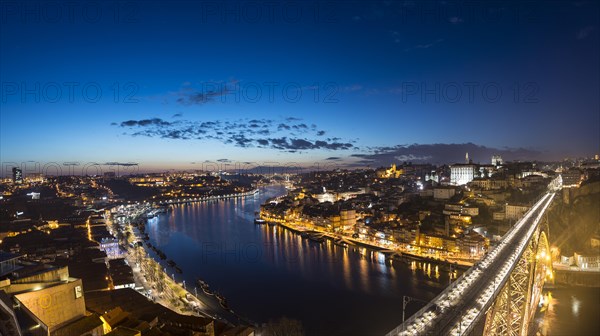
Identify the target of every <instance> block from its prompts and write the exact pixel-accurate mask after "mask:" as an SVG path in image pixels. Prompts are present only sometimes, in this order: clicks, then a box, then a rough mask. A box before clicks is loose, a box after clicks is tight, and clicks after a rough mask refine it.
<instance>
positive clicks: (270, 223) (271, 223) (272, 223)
mask: <svg viewBox="0 0 600 336" xmlns="http://www.w3.org/2000/svg"><path fill="white" fill-rule="evenodd" d="M267 224H269V226H275V225H277V223H275V222H267Z"/></svg>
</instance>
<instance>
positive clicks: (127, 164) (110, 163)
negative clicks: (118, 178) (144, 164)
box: [104, 162, 138, 167]
mask: <svg viewBox="0 0 600 336" xmlns="http://www.w3.org/2000/svg"><path fill="white" fill-rule="evenodd" d="M104 165H105V166H123V167H132V166H137V165H138V164H137V163H135V162H106V163H104Z"/></svg>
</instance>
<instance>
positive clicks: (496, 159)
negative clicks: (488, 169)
mask: <svg viewBox="0 0 600 336" xmlns="http://www.w3.org/2000/svg"><path fill="white" fill-rule="evenodd" d="M503 163H504V161H503V160H502V156H500V155H492V166H501V165H502V164H503Z"/></svg>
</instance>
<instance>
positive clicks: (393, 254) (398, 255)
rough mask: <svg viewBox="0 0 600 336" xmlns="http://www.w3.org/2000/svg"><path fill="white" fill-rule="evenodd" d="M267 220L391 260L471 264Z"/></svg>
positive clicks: (297, 232) (457, 264) (465, 265)
mask: <svg viewBox="0 0 600 336" xmlns="http://www.w3.org/2000/svg"><path fill="white" fill-rule="evenodd" d="M267 221H270V222H275V223H277V224H278V225H280V226H282V227H284V228H286V229H288V230H290V231H292V232H294V233H296V234H302V233H318V234H320V235H322V237H323V238H325V239H328V240H331V241H334V242H335V241H336V240H339V239H343V240H346V241H348V242H351V243H352V244H354V245H357V246H361V247H364V248H368V249H370V250H372V251H376V252H381V253H384V254H385V255H386V258H390V259H393V260H398V261H407V260H411V261H412V260H414V261H424V262H429V263H433V264H439V265H448V266H453V267H457V268H460V269H468V268H470V267H471V266H473V264H474V263H473V262H466V261H462V260H458V259H457V260H449V259H439V258H434V257H428V256H422V255H418V254H413V253H410V252H406V251H401V250H393V249H390V248H387V247H383V246H379V245H376V244H373V243H371V242H365V241H362V240H358V239H355V238H352V237H348V236H343V235H334V234H332V233H329V232H322V231H317V230H308V229H304V228H298V227H294V226H292V225H290V224H288V223H286V222H285V221H283V220H276V221H275V220H273V219H269V220H267Z"/></svg>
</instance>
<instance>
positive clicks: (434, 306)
mask: <svg viewBox="0 0 600 336" xmlns="http://www.w3.org/2000/svg"><path fill="white" fill-rule="evenodd" d="M549 195H551V198H552V197H553V193H550V192H549V193H544V194H541V195H540V196H539V197H538V198H537V200H536V202H535V203H534V205H533V206H532V207H531V208H530V209H529V210H528V211H527V212H525V214H524V215H523V216H522V217H521V219H520V220H519V221H517V223H516V224H515V225H513V227H511V228H510V229H509V231H508V232H507V233H506V234H505V235H504V237H503V239H502V242H501V243H500V244H499V245H497V246H496V247H495V248H494V249H492V250H491V251H490V252H488V253H487V254H486V256H485V257H484V258H483V259H482V260H480V261H479V262H478V263H477V264H476V265H480V263H487V264H488V265H486V266H485V268H484V269H487V267H488V266H489V263H491V261H493V260H494V258H496V256H497V255H499V254H500V253H501V252H502V251H503V250H504V249H505V248H507V247H508V245H509V242H508V241H507V240H512V239H513V238H514V234H515V232H516V231H519V230H520V229H521V227H522V225H524V223H525V222H527V221H528V220H529V217H531V215H532V214H533V213H534V212H535V211H537V210H538V208H539V207H540V206H541V204H542V203H543V202H542V200H543V199H544V198H545V197H547V196H549ZM549 203H550V202H549ZM549 203H548V204H549ZM542 214H543V212H542V213H541V214H540V215H538V218H536V219H535V222H536V223H537V222H539V218H540V216H541V215H542ZM535 229H536V227H535V226H533V227H532V228H530V230H529V231H531V232H529V231H528V234H527V235H525V236H524V237H523V239H525V238H526V239H525V240H526V241H528V240H529V239H530V236H531V234H532V233H533V231H532V230H535ZM506 238H508V239H506ZM523 239H521V240H519V242H521V244H520V246H519V249H518V250H519V251H515V252H518V256H520V255H522V253H523V251H524V248H525V246H526V244H524V243H523ZM510 243H514V242H512V241H511V242H510ZM515 252H513V253H512V254H511V255H515V254H514V253H515ZM515 266H516V263H513V264H511V267H510V269H509V271H508V272H506V273H505V274H510V272H512V271H513V270H514V267H515ZM474 269H475V268H474V267H471V268H469V269H468V270H467V271H466V272H465V273H463V274H462V275H461V276H460V277H459V278H458V279H456V280H455V281H454V282H453V283H452V284H450V286H448V287H447V288H446V289H445V290H444V291H442V292H441V293H440V294H439V295H437V296H436V297H435V298H434V299H433V300H432V301H430V302H429V303H428V304H427V305H425V306H424V307H423V308H421V309H420V310H418V311H417V312H416V313H415V314H413V315H412V316H411V317H409V318H408V319H407V320H406V321H404V322H403V323H402V324H400V325H399V326H398V327H396V328H394V329H393V330H392V331H390V332H389V333H388V334H387V336H394V335H399V334H401V333H402V332H403V331H404V330H405V329H407V327H408V326H409V325H411V324H414V323H415V322H416V320H417V319H418V318H421V317H422V316H423V315H425V313H426V312H428V311H432V310H435V311H436V312H437V311H438V308H440V307H439V306H438V302H439V301H441V300H442V299H443V298H444V297H445V296H446V295H447V294H448V293H449V292H451V291H452V290H453V289H454V288H455V287H456V286H458V285H460V284H461V283H462V282H466V283H467V288H463V291H467V290H469V289H470V288H471V287H472V286H473V285H474V283H475V281H470V282H469V281H465V279H466V277H468V276H470V275H471V273H472V272H473V271H474ZM480 276H481V275H480ZM507 279H508V277H506V276H503V277H502V278H501V279H500V281H499V282H498V283H497V284H496V281H495V280H494V284H493V285H494V286H495V288H494V292H493V295H492V296H491V297H490V298H492V299H495V298H496V297H497V296H498V294H499V292H500V290H501V289H502V288H503V286H504V284H505V283H506V281H507ZM488 287H489V285H488V286H486V288H488ZM490 302H493V300H488V302H486V304H485V305H484V307H482V309H480V311H479V313H478V315H477V318H476V319H475V321H476V320H477V319H479V318H481V314H482V312H484V311H485V310H487V308H488V307H489V306H490V305H491V303H490ZM484 308H485V309H484ZM424 327H425V326H424ZM418 329H419V331H425V330H422V329H423V328H418Z"/></svg>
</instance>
